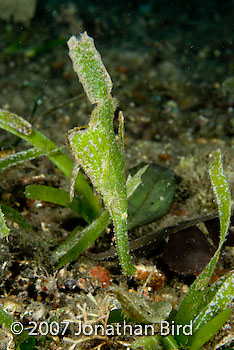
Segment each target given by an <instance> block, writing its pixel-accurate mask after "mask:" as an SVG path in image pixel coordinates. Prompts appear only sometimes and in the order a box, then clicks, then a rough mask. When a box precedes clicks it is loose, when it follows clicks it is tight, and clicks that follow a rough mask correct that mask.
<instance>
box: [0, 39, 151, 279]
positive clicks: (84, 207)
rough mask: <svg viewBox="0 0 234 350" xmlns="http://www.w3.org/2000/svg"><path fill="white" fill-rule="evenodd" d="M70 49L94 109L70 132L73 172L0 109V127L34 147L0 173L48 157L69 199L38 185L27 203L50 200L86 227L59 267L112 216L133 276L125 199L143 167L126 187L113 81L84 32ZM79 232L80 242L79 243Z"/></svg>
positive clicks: (52, 148) (45, 142)
mask: <svg viewBox="0 0 234 350" xmlns="http://www.w3.org/2000/svg"><path fill="white" fill-rule="evenodd" d="M68 46H69V50H70V56H71V59H72V61H73V66H74V69H75V71H76V72H77V73H78V76H79V79H80V81H81V83H82V84H83V87H84V90H85V92H86V94H87V96H88V98H89V100H90V102H91V103H92V104H96V107H95V109H94V110H93V112H92V114H91V119H90V122H89V125H88V126H87V127H81V128H75V129H73V130H71V131H69V132H68V135H67V140H68V146H69V148H70V150H71V152H72V155H73V158H74V160H75V165H74V167H73V163H72V161H71V160H70V159H69V158H68V157H67V156H66V155H65V154H64V153H63V151H62V150H61V149H59V148H58V147H57V146H56V145H55V144H54V143H53V142H52V141H50V140H49V139H48V138H47V137H45V136H44V135H42V134H41V133H39V132H38V131H36V130H35V129H34V128H33V127H32V126H31V124H30V123H29V122H27V121H26V120H24V119H23V118H21V117H18V116H17V115H15V114H13V113H10V112H8V111H5V110H0V126H1V127H2V128H3V129H5V130H7V131H10V132H12V133H14V134H16V135H17V136H19V137H21V138H22V139H24V140H26V141H27V142H29V143H31V144H32V145H33V146H34V148H33V149H29V150H27V151H23V152H19V153H17V154H14V155H10V156H8V157H7V158H6V159H4V160H3V161H2V162H1V163H0V168H1V169H4V168H6V167H8V166H10V165H14V164H18V163H20V162H23V161H25V160H29V159H33V158H36V157H38V156H41V155H46V156H48V158H49V159H50V160H51V161H52V162H53V163H54V164H55V165H56V166H57V167H58V168H59V169H60V170H62V171H63V173H64V174H65V175H66V176H67V177H71V191H70V200H69V195H68V193H66V192H65V191H62V190H60V189H55V188H51V187H48V186H36V185H32V186H28V188H27V189H26V197H27V198H33V199H39V200H45V201H51V202H52V203H57V204H60V205H64V206H66V207H70V208H72V209H73V210H75V211H76V212H77V213H78V214H79V215H80V216H81V217H83V218H84V219H85V220H86V222H87V223H88V224H89V226H87V227H86V228H84V229H83V231H82V232H80V228H79V227H77V228H76V229H75V230H74V231H73V232H72V233H71V235H70V236H69V237H68V239H67V240H66V242H64V243H63V244H62V245H61V246H60V247H59V248H58V250H57V251H56V252H55V253H54V256H55V257H56V258H57V257H60V256H61V255H63V256H62V258H61V260H60V262H59V264H58V265H57V268H60V267H62V266H63V265H64V264H66V263H68V262H70V261H72V260H73V259H74V258H75V257H77V256H78V255H79V254H81V253H82V252H83V251H84V250H85V249H86V248H87V247H88V246H89V245H90V244H91V243H92V242H93V241H94V240H95V239H96V238H97V237H98V236H99V235H100V234H101V233H102V232H103V231H104V229H105V228H106V227H107V225H108V224H109V221H110V217H111V219H112V221H113V223H114V228H115V240H116V246H117V251H118V256H119V261H120V264H121V267H122V270H123V272H124V273H125V274H127V275H129V276H132V275H133V274H134V272H135V268H134V266H133V265H132V262H131V256H130V252H129V245H128V236H127V217H128V196H130V195H131V194H132V193H133V192H134V190H135V189H136V188H137V187H138V185H139V184H140V181H141V180H140V179H141V175H142V174H143V172H144V171H145V170H146V168H147V166H144V167H143V169H140V170H139V171H138V173H137V174H135V176H133V177H130V178H129V181H128V183H127V184H126V179H125V173H124V155H123V142H124V125H123V123H124V119H123V114H122V113H121V112H119V133H118V142H117V141H116V135H115V132H114V126H113V119H114V113H115V110H116V107H117V101H116V99H114V98H113V97H112V96H111V89H112V82H111V78H110V76H109V74H108V73H107V71H106V69H105V67H104V65H103V63H102V60H101V57H100V55H99V53H98V52H97V50H96V48H95V46H94V43H93V39H92V38H90V37H88V35H87V33H86V32H85V33H83V34H81V37H80V39H79V40H77V39H76V38H75V37H72V38H71V39H70V40H69V42H68ZM77 165H79V167H81V168H82V169H83V170H84V172H85V173H86V174H87V175H88V176H89V178H90V180H91V182H92V184H93V186H94V188H96V190H97V192H99V193H100V194H101V195H102V198H103V201H104V204H105V209H104V210H103V211H102V212H101V209H100V204H99V202H98V200H97V198H96V196H95V195H94V193H93V191H92V190H91V188H90V187H89V184H88V182H87V181H86V180H85V179H84V177H83V175H82V174H81V172H79V174H78V166H77ZM72 168H73V171H72ZM75 189H76V190H77V192H78V194H79V195H80V197H79V198H78V197H75V198H74V190H75ZM127 193H128V195H127ZM4 208H5V213H6V215H7V214H9V210H7V208H6V207H4ZM77 233H79V237H80V239H79V240H78V241H77ZM65 252H66V253H65Z"/></svg>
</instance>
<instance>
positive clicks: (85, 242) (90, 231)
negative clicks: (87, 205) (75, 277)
mask: <svg viewBox="0 0 234 350" xmlns="http://www.w3.org/2000/svg"><path fill="white" fill-rule="evenodd" d="M109 219H110V214H109V212H108V210H106V209H104V210H103V211H102V213H101V215H100V216H99V217H98V218H97V219H96V220H94V221H93V222H92V223H91V224H90V225H89V226H87V227H86V228H84V230H83V231H82V232H81V237H80V239H79V240H78V242H77V243H76V245H75V246H74V247H73V248H72V249H71V250H69V251H68V252H67V253H66V254H65V255H63V256H62V258H61V259H60V261H59V263H58V265H57V266H56V270H57V269H60V268H62V267H63V266H64V265H66V264H68V263H70V262H71V261H73V260H74V259H75V258H76V257H78V256H79V255H80V254H82V253H83V252H84V251H85V250H86V249H87V248H88V247H89V246H90V244H91V243H93V242H94V241H95V240H96V239H97V238H98V237H99V236H100V234H101V233H102V232H103V231H104V230H105V228H106V226H107V225H106V224H107V223H108V222H109Z"/></svg>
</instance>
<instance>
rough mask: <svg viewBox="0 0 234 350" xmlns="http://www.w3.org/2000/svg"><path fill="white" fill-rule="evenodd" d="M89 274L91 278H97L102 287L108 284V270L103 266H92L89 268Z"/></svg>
mask: <svg viewBox="0 0 234 350" xmlns="http://www.w3.org/2000/svg"><path fill="white" fill-rule="evenodd" d="M89 275H90V276H91V277H93V278H97V279H98V280H99V281H100V282H101V284H102V287H103V288H104V287H106V286H110V272H109V271H108V270H107V269H105V267H103V266H94V267H92V268H91V269H90V270H89Z"/></svg>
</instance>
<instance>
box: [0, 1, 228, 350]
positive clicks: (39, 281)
mask: <svg viewBox="0 0 234 350" xmlns="http://www.w3.org/2000/svg"><path fill="white" fill-rule="evenodd" d="M39 2H40V1H39ZM40 3H41V4H40V6H38V8H37V12H36V14H35V16H34V18H33V19H32V20H31V22H30V23H28V24H22V23H13V22H11V21H1V22H0V26H1V31H0V92H1V93H0V106H1V108H4V109H9V110H10V111H12V112H14V113H16V114H18V115H20V116H22V117H24V118H26V119H27V120H28V121H29V122H30V123H32V124H33V126H34V127H35V128H37V129H38V130H40V131H42V132H43V133H45V134H46V135H47V136H49V137H50V139H51V140H53V141H54V142H55V143H56V144H57V145H60V146H65V147H66V141H65V135H66V132H67V131H68V130H69V129H71V128H73V127H75V126H82V125H86V124H87V123H88V118H89V114H90V112H91V110H92V107H91V105H90V104H89V103H88V101H87V99H86V96H85V94H84V93H83V89H82V87H81V85H80V84H79V82H78V80H77V77H76V75H75V73H74V72H73V69H72V64H71V61H70V58H69V56H68V50H67V46H66V40H67V39H68V38H69V37H70V36H71V35H73V34H74V35H78V34H79V33H80V32H83V31H84V30H86V31H87V32H88V34H89V35H90V36H92V37H93V38H94V40H95V44H96V47H97V48H98V50H99V52H100V54H101V55H102V58H103V61H104V64H105V65H106V67H107V69H108V71H109V73H110V75H111V77H112V81H113V84H114V88H113V96H115V97H116V98H117V99H118V101H119V108H120V110H122V111H123V112H124V117H125V128H126V135H125V150H126V169H129V168H131V167H133V166H136V165H138V164H139V163H141V162H145V163H148V162H149V163H156V164H160V165H163V166H166V167H168V168H170V169H172V170H173V171H174V172H175V173H176V176H177V189H176V195H175V199H174V202H173V205H172V208H171V210H170V212H169V213H168V214H167V215H166V216H164V217H163V218H162V219H160V220H159V221H157V222H154V223H152V224H150V225H147V226H144V227H141V228H139V229H135V231H133V232H130V234H129V235H130V239H133V238H136V237H139V236H140V235H147V234H150V233H152V232H154V231H156V230H157V229H160V228H163V227H166V226H169V225H174V224H176V223H178V222H183V221H185V220H190V219H193V218H197V217H199V216H203V215H206V214H214V213H217V207H216V204H215V201H214V195H213V192H212V189H211V185H210V181H209V177H208V168H209V162H210V159H211V155H212V154H213V153H214V152H215V151H216V150H217V149H218V148H219V149H221V152H222V155H223V164H224V169H225V173H226V176H227V179H228V182H229V186H230V189H231V191H233V187H234V173H233V150H234V142H233V135H234V72H233V68H234V61H233V58H234V50H233V25H234V23H233V18H234V2H233V1H225V2H221V1H207V2H204V1H145V2H144V1H123V2H122V1H120V2H118V1H113V2H110V1H100V2H99V1H77V2H75V1H73V2H72V1H60V2H59V1H57V2H56V1H50V2H49V1H48V2H46V1H43V2H40ZM57 39H59V40H57ZM60 39H61V40H60ZM53 40H54V42H55V45H53V44H51V43H52V41H53ZM56 40H57V41H56ZM59 42H60V44H59ZM45 43H47V44H46V45H45ZM48 43H49V44H48ZM41 45H42V49H40V50H39V49H38V48H39V47H40V46H41ZM52 46H54V47H52ZM30 53H31V54H30ZM29 56H32V57H29ZM76 97H77V98H76ZM72 98H74V99H73V100H71V101H70V102H69V99H72ZM0 146H1V151H0V152H1V154H2V155H4V152H5V151H6V150H7V151H9V150H10V151H15V152H16V151H19V150H23V149H26V148H27V146H26V145H25V143H24V142H23V141H20V140H19V139H18V138H17V137H14V136H12V135H11V134H9V133H7V132H4V131H1V133H0ZM67 153H68V154H69V151H67ZM1 154H0V155H1ZM34 183H39V184H46V185H51V186H55V187H58V188H62V189H65V190H69V183H68V181H67V179H65V178H64V176H63V175H62V174H61V173H60V171H59V170H58V169H56V168H55V167H54V165H53V164H52V163H50V161H49V160H48V159H47V158H46V157H41V158H38V159H36V160H34V161H31V162H27V163H25V164H23V165H20V166H17V167H12V168H10V169H7V170H5V171H4V172H2V173H1V174H0V197H1V201H2V202H4V203H6V204H8V205H11V206H12V207H13V208H16V209H18V210H19V211H20V212H21V213H23V215H25V216H26V217H27V218H28V220H29V221H30V222H31V224H32V226H33V230H34V232H33V233H32V232H23V230H22V229H19V227H17V225H16V224H14V223H12V222H10V221H8V226H9V227H10V229H11V233H10V235H9V238H8V240H2V241H1V242H0V263H1V265H2V269H1V270H0V303H1V305H3V306H4V307H5V308H6V309H7V310H8V312H9V313H11V314H13V315H14V317H15V319H18V320H23V322H24V324H25V326H27V325H28V323H29V321H31V320H35V321H38V322H40V321H41V320H44V321H49V320H52V319H55V320H58V321H59V322H61V320H63V319H70V320H75V318H76V317H77V316H78V315H82V311H81V310H80V309H79V306H78V305H81V306H82V307H83V306H84V303H86V304H87V310H86V311H87V312H90V313H92V314H96V315H99V316H100V315H102V314H103V313H104V312H105V309H106V308H107V307H108V306H111V305H113V303H114V302H115V300H114V299H113V298H112V297H111V295H109V296H108V293H107V292H106V290H107V289H106V288H103V287H102V286H101V283H100V281H98V280H97V279H95V278H92V277H91V276H90V274H89V270H90V268H92V267H93V266H95V265H98V264H100V265H101V266H103V267H105V268H106V269H108V270H109V271H110V274H111V278H112V283H117V284H119V283H120V282H122V283H125V285H126V286H127V287H128V289H129V290H131V291H132V292H133V293H134V291H135V293H138V294H139V295H144V296H143V297H145V298H146V299H148V300H150V301H157V300H163V299H168V300H170V301H171V302H172V304H173V307H176V306H177V305H178V304H179V303H180V301H181V299H182V298H183V296H184V294H185V293H186V291H187V289H188V286H189V284H191V282H192V281H193V280H194V276H193V275H189V276H187V275H186V276H183V275H181V274H177V273H175V272H173V271H171V270H170V269H169V268H168V266H167V265H166V264H165V262H163V261H162V259H156V258H154V257H153V258H150V259H147V258H142V257H141V258H140V257H134V263H135V264H137V265H142V266H143V267H142V268H145V269H147V268H151V269H154V268H155V267H154V266H156V267H157V268H158V270H155V271H157V274H158V280H157V281H156V282H154V283H155V284H153V285H152V283H151V285H150V281H149V282H148V284H147V283H146V284H145V285H144V282H145V280H141V281H135V280H130V279H126V278H125V277H124V276H123V275H122V274H121V271H120V268H119V266H118V264H117V260H116V259H114V260H109V261H101V262H96V261H93V260H92V259H89V258H88V257H85V256H82V257H80V258H79V259H77V260H76V261H75V262H74V263H72V264H70V265H69V266H67V267H66V268H64V269H62V270H60V271H59V272H56V273H54V271H53V265H52V261H51V258H50V256H51V255H50V253H51V251H52V250H53V249H54V248H55V247H56V246H57V245H58V244H59V243H60V242H62V241H63V240H64V238H65V237H66V236H67V234H68V232H70V231H71V230H72V229H73V228H74V227H75V225H78V224H83V222H82V220H80V219H79V218H77V217H75V216H74V214H73V213H72V212H71V211H70V210H69V209H64V208H62V207H59V206H55V205H52V204H49V203H44V202H37V201H36V202H35V201H30V200H26V198H25V196H24V189H25V186H26V185H29V184H34ZM111 237H112V232H111V228H110V230H108V232H106V233H104V234H103V235H102V237H100V239H99V240H98V241H97V242H95V246H93V247H92V252H93V253H95V252H98V251H100V247H101V250H102V251H105V250H106V249H109V247H110V243H111V241H112V240H111ZM112 244H113V242H112ZM233 249H234V248H233V247H227V248H225V249H224V251H223V254H222V259H221V260H220V262H219V264H218V267H217V269H218V270H219V271H222V270H223V269H227V270H230V269H231V268H233V257H234V250H233ZM164 278H165V281H164ZM88 293H90V294H88ZM90 295H92V296H90ZM94 299H95V300H94ZM89 317H91V318H92V319H94V320H95V317H96V318H97V317H98V316H89ZM232 319H233V316H232ZM230 322H231V321H230ZM0 332H2V333H1V338H0V349H5V348H6V347H4V346H6V344H7V341H6V340H4V339H7V337H8V336H9V335H7V334H6V332H5V331H4V330H3V329H0ZM4 332H5V333H4ZM223 337H224V330H222V331H221V332H219V334H217V335H216V337H215V339H213V340H212V341H211V342H209V343H208V344H206V345H205V346H204V349H215V346H216V345H217V344H218V343H219V342H221V341H222V338H223ZM66 338H69V339H70V342H69V340H64V339H63V337H60V338H59V337H56V336H54V337H47V338H44V339H42V338H41V339H39V337H38V339H39V341H38V345H37V348H38V349H51V350H52V349H57V350H58V349H73V348H75V343H73V342H72V339H74V340H77V339H78V338H77V337H76V338H75V337H73V336H72V334H69V333H68V334H67V335H66ZM117 341H122V345H121V343H120V342H117ZM131 341H132V338H131V337H125V338H124V337H122V338H121V337H119V338H118V337H117V338H115V339H114V338H110V339H109V340H108V341H107V342H103V341H102V340H90V341H89V340H88V338H87V339H86V342H84V343H82V344H79V347H78V344H77V347H76V348H80V349H92V348H93V349H94V348H95V349H99V348H101V349H102V350H107V349H126V348H127V346H126V344H127V343H130V342H131ZM101 343H103V344H102V347H99V348H98V347H97V346H98V345H99V344H101ZM123 343H125V345H124V344H123ZM4 344H5V345H4ZM232 345H233V342H232V344H229V345H228V346H226V348H225V347H224V346H223V347H222V349H232ZM9 348H10V347H9ZM220 348H221V347H220Z"/></svg>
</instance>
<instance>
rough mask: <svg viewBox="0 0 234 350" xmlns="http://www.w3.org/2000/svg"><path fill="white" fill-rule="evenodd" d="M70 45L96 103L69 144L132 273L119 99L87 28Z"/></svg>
mask: <svg viewBox="0 0 234 350" xmlns="http://www.w3.org/2000/svg"><path fill="white" fill-rule="evenodd" d="M68 46H69V54H70V57H71V59H72V61H73V67H74V70H75V71H76V72H77V74H78V76H79V79H80V81H81V83H82V85H83V87H84V90H85V92H86V94H87V96H88V98H89V100H90V102H91V103H92V104H94V103H95V104H96V107H95V108H94V110H93V112H92V114H91V119H90V122H89V124H88V126H87V127H82V128H75V129H73V130H70V131H69V132H68V135H67V140H68V146H69V148H70V150H71V152H72V155H73V158H74V159H75V161H76V162H77V163H78V165H79V166H80V167H81V168H82V169H83V170H84V172H85V173H86V174H87V175H88V177H89V178H90V180H91V181H92V183H93V186H94V187H95V188H96V190H97V192H99V193H101V195H102V198H103V201H104V204H105V206H106V208H107V209H108V210H109V212H110V215H111V219H112V220H113V224H114V228H115V240H116V247H117V252H118V256H119V260H120V264H121V266H122V269H123V272H124V273H125V274H127V275H129V276H132V275H133V274H134V273H135V268H134V266H133V265H132V262H131V256H130V253H129V244H128V235H127V209H128V201H127V192H126V180H125V174H124V157H123V154H122V148H121V147H119V145H118V144H117V141H116V137H115V133H114V126H113V118H114V113H115V110H116V107H117V101H116V99H114V98H113V97H112V96H111V89H112V82H111V79H110V76H109V74H108V72H107V71H106V69H105V67H104V65H103V63H102V60H101V57H100V55H99V53H98V52H97V50H96V48H95V46H94V43H93V39H92V38H90V37H89V36H88V35H87V33H86V32H85V33H83V34H81V36H80V38H79V39H78V40H77V39H76V38H75V37H72V38H71V39H70V40H69V42H68ZM120 130H122V127H121V128H120ZM122 136H123V135H120V139H121V140H122ZM121 143H122V141H121Z"/></svg>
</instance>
